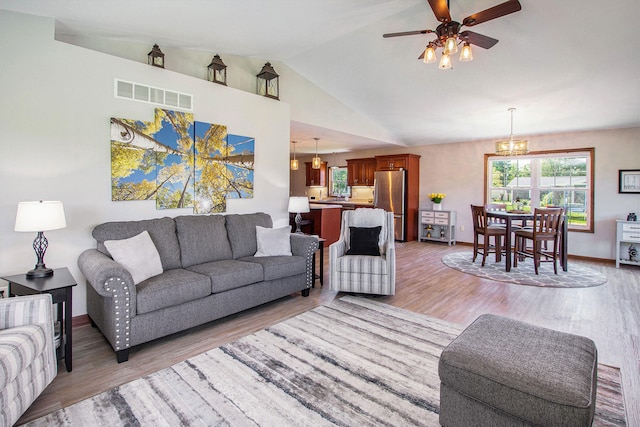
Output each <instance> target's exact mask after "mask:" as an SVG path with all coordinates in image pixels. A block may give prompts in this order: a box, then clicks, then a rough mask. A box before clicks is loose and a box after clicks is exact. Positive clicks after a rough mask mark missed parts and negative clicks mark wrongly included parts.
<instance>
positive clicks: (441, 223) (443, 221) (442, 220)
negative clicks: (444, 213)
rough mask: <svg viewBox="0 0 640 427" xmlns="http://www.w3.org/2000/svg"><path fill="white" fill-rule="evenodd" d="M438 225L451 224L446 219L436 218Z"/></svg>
mask: <svg viewBox="0 0 640 427" xmlns="http://www.w3.org/2000/svg"><path fill="white" fill-rule="evenodd" d="M436 224H439V225H448V224H449V220H448V219H446V218H444V219H443V218H436Z"/></svg>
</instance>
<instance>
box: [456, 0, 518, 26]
mask: <svg viewBox="0 0 640 427" xmlns="http://www.w3.org/2000/svg"><path fill="white" fill-rule="evenodd" d="M521 9H522V6H521V5H520V2H519V1H518V0H509V1H506V2H504V3H502V4H499V5H497V6H493V7H490V8H489V9H487V10H483V11H482V12H478V13H474V14H473V15H470V16H467V17H466V18H464V21H462V25H465V26H467V27H472V26H474V25H478V24H482V23H483V22H487V21H490V20H492V19H496V18H500V17H501V16H505V15H508V14H510V13H514V12H517V11H519V10H521Z"/></svg>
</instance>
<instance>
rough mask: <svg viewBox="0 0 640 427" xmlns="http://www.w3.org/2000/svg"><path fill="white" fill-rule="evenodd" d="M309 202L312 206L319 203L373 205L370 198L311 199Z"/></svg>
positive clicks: (326, 204) (329, 204)
mask: <svg viewBox="0 0 640 427" xmlns="http://www.w3.org/2000/svg"><path fill="white" fill-rule="evenodd" d="M309 203H310V205H309V206H311V204H319V205H325V206H331V205H343V206H355V205H358V206H368V207H373V203H372V202H369V201H368V200H358V199H350V200H349V201H344V200H309Z"/></svg>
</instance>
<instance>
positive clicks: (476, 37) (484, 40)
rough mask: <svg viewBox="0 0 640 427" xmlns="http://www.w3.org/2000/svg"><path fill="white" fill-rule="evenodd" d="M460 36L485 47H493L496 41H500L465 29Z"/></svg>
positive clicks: (464, 39)
mask: <svg viewBox="0 0 640 427" xmlns="http://www.w3.org/2000/svg"><path fill="white" fill-rule="evenodd" d="M458 37H460V39H461V40H463V41H466V42H469V43H471V44H474V45H476V46H480V47H482V48H484V49H491V48H492V47H493V46H495V44H496V43H498V40H497V39H494V38H491V37H487V36H483V35H482V34H478V33H474V32H473V31H463V32H461V33H460V34H459V35H458Z"/></svg>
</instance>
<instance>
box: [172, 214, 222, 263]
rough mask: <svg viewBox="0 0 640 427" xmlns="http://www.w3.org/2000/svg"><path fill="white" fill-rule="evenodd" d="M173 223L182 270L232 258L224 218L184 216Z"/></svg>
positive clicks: (217, 216) (219, 216)
mask: <svg viewBox="0 0 640 427" xmlns="http://www.w3.org/2000/svg"><path fill="white" fill-rule="evenodd" d="M175 221H176V230H177V231H178V241H179V242H180V254H181V257H182V266H183V268H187V267H191V266H192V265H196V264H202V263H205V262H211V261H219V260H222V259H231V258H232V256H233V254H232V253H231V245H230V244H229V239H228V238H227V228H226V227H225V218H224V216H222V215H184V216H178V217H176V218H175Z"/></svg>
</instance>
